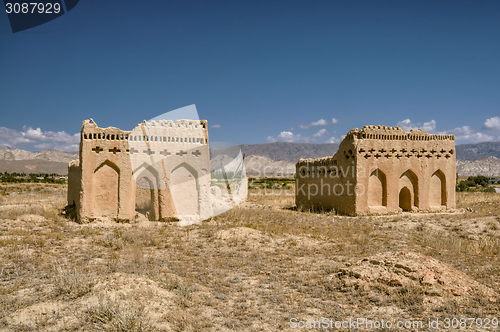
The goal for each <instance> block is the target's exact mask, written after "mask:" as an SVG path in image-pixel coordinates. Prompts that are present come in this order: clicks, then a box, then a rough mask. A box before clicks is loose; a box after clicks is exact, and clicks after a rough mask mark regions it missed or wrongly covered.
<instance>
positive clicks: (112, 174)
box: [93, 160, 120, 217]
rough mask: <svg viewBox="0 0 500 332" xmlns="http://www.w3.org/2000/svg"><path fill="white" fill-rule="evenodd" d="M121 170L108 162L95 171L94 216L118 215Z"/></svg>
mask: <svg viewBox="0 0 500 332" xmlns="http://www.w3.org/2000/svg"><path fill="white" fill-rule="evenodd" d="M119 186H120V169H119V168H118V166H116V165H115V164H114V163H113V162H111V161H109V160H106V161H104V162H103V163H102V164H100V165H99V166H97V168H96V169H95V170H94V177H93V196H94V197H93V198H94V204H93V207H94V214H95V215H97V216H111V217H115V216H117V215H118V202H119V197H118V195H119Z"/></svg>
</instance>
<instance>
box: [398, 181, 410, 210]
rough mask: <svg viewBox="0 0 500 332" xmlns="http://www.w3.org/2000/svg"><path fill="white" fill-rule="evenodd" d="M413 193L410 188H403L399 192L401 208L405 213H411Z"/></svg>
mask: <svg viewBox="0 0 500 332" xmlns="http://www.w3.org/2000/svg"><path fill="white" fill-rule="evenodd" d="M412 205H413V204H412V200H411V192H410V189H408V187H403V188H401V190H400V191H399V207H400V208H401V209H402V210H403V211H411V207H412Z"/></svg>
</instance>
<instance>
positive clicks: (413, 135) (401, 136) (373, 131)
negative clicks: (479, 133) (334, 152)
mask: <svg viewBox="0 0 500 332" xmlns="http://www.w3.org/2000/svg"><path fill="white" fill-rule="evenodd" d="M345 139H347V140H353V139H376V140H398V141H404V140H410V141H436V140H437V141H439V140H452V141H454V140H455V136H454V135H434V134H429V133H427V132H425V131H424V130H421V129H411V130H410V131H409V132H407V131H405V130H404V129H402V128H400V127H389V126H381V125H378V126H371V125H369V126H364V127H363V128H362V129H361V130H359V129H358V128H355V129H351V130H350V131H349V132H348V133H347V135H346V137H345Z"/></svg>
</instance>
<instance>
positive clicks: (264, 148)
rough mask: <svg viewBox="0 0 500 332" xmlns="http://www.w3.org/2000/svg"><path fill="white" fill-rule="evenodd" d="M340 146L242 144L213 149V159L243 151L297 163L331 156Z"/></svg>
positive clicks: (334, 144) (333, 144)
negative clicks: (304, 159)
mask: <svg viewBox="0 0 500 332" xmlns="http://www.w3.org/2000/svg"><path fill="white" fill-rule="evenodd" d="M338 148H339V145H338V144H336V143H332V144H328V143H322V144H320V143H283V142H276V143H266V144H252V145H249V144H242V145H235V146H232V147H230V148H227V149H211V150H210V156H211V158H214V157H216V156H217V155H220V154H224V155H228V156H233V155H234V156H235V155H237V153H238V152H239V150H240V149H241V151H242V152H243V153H244V154H245V155H246V156H251V155H254V156H262V157H266V158H269V159H271V160H273V161H280V160H286V161H291V162H294V163H295V162H297V161H299V159H300V158H320V157H326V156H331V155H333V154H335V152H337V150H338Z"/></svg>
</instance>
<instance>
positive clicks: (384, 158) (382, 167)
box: [295, 126, 456, 216]
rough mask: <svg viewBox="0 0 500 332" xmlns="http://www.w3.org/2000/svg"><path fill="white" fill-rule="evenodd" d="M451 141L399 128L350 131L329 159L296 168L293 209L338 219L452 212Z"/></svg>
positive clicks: (301, 163)
mask: <svg viewBox="0 0 500 332" xmlns="http://www.w3.org/2000/svg"><path fill="white" fill-rule="evenodd" d="M455 163H456V160H455V137H454V136H453V135H431V134H428V133H426V132H425V131H423V130H415V129H412V130H410V131H409V132H406V131H405V130H403V129H401V128H399V127H386V126H365V127H363V129H361V130H359V129H357V128H356V129H353V130H350V131H349V132H348V133H347V135H346V136H345V138H344V139H343V140H342V142H341V143H340V146H339V150H338V151H337V153H335V155H333V156H331V157H325V158H319V159H301V160H299V162H297V164H296V189H295V190H296V192H295V196H296V204H297V207H299V208H302V209H314V210H332V209H333V210H335V211H336V212H337V213H339V214H345V215H352V216H355V215H364V214H387V213H397V212H399V211H439V210H445V209H452V208H455V181H456V170H455Z"/></svg>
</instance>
